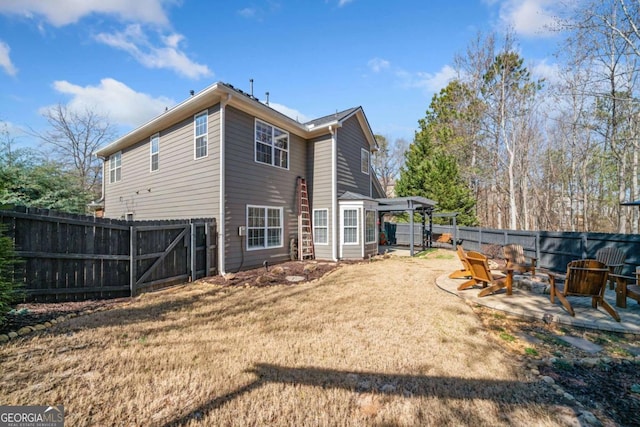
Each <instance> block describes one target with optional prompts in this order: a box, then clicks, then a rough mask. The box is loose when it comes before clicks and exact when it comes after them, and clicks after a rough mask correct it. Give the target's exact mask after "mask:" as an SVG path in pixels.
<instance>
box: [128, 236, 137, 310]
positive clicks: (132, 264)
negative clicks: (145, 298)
mask: <svg viewBox="0 0 640 427" xmlns="http://www.w3.org/2000/svg"><path fill="white" fill-rule="evenodd" d="M136 234H137V230H136V227H135V226H134V225H132V226H131V227H129V288H130V291H131V296H132V297H134V296H135V295H136V276H137V275H138V274H137V271H136V250H137V248H136V242H137V235H136Z"/></svg>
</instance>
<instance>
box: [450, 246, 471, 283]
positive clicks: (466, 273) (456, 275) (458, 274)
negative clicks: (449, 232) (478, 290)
mask: <svg viewBox="0 0 640 427" xmlns="http://www.w3.org/2000/svg"><path fill="white" fill-rule="evenodd" d="M456 252H457V253H458V258H460V262H461V263H462V267H463V268H462V269H460V270H456V271H454V272H453V273H451V274H450V275H449V278H450V279H462V278H465V277H471V271H470V268H469V263H468V262H467V255H466V254H465V253H464V248H463V247H462V245H458V247H457V248H456Z"/></svg>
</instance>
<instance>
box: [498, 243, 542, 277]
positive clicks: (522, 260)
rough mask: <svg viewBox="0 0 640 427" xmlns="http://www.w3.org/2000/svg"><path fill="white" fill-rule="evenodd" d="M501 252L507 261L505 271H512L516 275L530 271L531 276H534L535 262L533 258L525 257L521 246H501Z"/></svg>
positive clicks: (511, 244) (512, 244)
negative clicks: (516, 273)
mask: <svg viewBox="0 0 640 427" xmlns="http://www.w3.org/2000/svg"><path fill="white" fill-rule="evenodd" d="M502 252H503V254H504V258H505V259H506V260H507V269H512V270H513V271H517V272H518V273H525V272H527V271H530V272H531V274H532V275H535V274H536V263H537V260H536V258H534V257H529V256H526V255H525V254H524V249H523V248H522V245H516V244H514V243H510V244H508V245H505V246H503V248H502ZM527 258H528V260H527Z"/></svg>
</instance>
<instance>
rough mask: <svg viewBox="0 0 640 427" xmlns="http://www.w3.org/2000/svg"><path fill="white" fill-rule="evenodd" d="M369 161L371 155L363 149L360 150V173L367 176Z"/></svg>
mask: <svg viewBox="0 0 640 427" xmlns="http://www.w3.org/2000/svg"><path fill="white" fill-rule="evenodd" d="M370 160H371V153H369V151H368V150H365V149H364V148H361V149H360V171H361V172H362V173H366V174H367V175H369V161H370Z"/></svg>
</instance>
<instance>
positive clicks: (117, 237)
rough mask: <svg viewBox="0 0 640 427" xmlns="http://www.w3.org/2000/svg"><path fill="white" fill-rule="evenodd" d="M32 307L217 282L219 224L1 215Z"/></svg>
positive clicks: (16, 212)
mask: <svg viewBox="0 0 640 427" xmlns="http://www.w3.org/2000/svg"><path fill="white" fill-rule="evenodd" d="M0 223H1V224H3V226H4V227H5V229H6V234H7V235H8V236H9V237H11V238H12V239H13V240H14V242H15V247H16V252H17V254H18V257H19V258H20V259H21V262H20V263H19V265H18V267H17V269H16V272H15V273H16V274H15V276H16V279H17V280H18V281H19V282H20V283H22V284H23V285H24V290H25V292H26V295H27V299H28V300H35V301H62V300H85V299H95V298H114V297H122V296H129V295H131V296H133V295H136V294H138V293H139V292H141V291H144V290H149V289H157V288H159V287H162V286H167V285H169V284H174V283H180V282H185V281H189V280H195V279H198V278H200V277H204V276H208V275H212V274H217V266H218V263H217V250H216V249H217V230H216V221H215V218H202V219H187V220H171V221H165V220H163V221H124V220H111V219H103V218H93V217H88V216H83V215H73V214H64V213H59V212H53V211H48V210H44V209H34V208H15V209H12V210H0Z"/></svg>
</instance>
